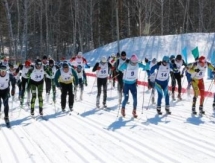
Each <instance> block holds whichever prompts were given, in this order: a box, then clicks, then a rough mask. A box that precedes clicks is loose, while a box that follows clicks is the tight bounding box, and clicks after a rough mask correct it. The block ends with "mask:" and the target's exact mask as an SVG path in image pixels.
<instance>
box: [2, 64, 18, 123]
mask: <svg viewBox="0 0 215 163" xmlns="http://www.w3.org/2000/svg"><path fill="white" fill-rule="evenodd" d="M10 83H11V86H12V90H11V91H12V92H15V78H14V77H13V75H12V74H10V73H9V72H7V67H6V66H5V65H0V106H1V99H2V101H3V105H4V120H5V123H6V125H7V127H10V121H9V115H8V112H9V104H8V98H9V97H10V96H9V87H10ZM0 112H1V108H0Z"/></svg>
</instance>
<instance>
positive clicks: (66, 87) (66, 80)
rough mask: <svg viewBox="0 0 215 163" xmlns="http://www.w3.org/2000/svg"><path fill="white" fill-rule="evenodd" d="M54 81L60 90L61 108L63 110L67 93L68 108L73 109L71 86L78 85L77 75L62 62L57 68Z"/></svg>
mask: <svg viewBox="0 0 215 163" xmlns="http://www.w3.org/2000/svg"><path fill="white" fill-rule="evenodd" d="M54 81H55V84H56V86H57V87H58V88H59V89H60V90H61V109H62V111H63V112H64V111H65V107H66V96H67V94H68V95H69V109H70V111H73V104H74V94H73V88H74V87H77V85H78V75H77V73H76V71H75V70H74V69H73V68H72V67H69V64H68V63H66V62H64V63H63V64H62V67H61V68H60V69H58V70H57V72H56V74H55V77H54Z"/></svg>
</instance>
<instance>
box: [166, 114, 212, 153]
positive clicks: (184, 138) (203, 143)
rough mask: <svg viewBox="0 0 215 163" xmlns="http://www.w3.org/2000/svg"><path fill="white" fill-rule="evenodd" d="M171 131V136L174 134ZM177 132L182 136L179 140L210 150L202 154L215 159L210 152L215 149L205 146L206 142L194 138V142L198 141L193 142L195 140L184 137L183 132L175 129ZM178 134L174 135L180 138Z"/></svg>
mask: <svg viewBox="0 0 215 163" xmlns="http://www.w3.org/2000/svg"><path fill="white" fill-rule="evenodd" d="M170 116H171V115H170ZM165 129H166V128H165ZM171 131H172V130H171ZM171 131H169V130H168V132H169V133H170V135H171V134H173V133H172V132H171ZM175 132H176V133H178V134H179V135H180V138H179V139H181V138H182V139H183V140H184V141H185V142H186V141H187V142H190V144H192V143H193V144H198V145H199V146H202V147H204V148H206V149H208V151H209V153H208V152H205V151H204V150H203V151H202V152H204V153H205V154H208V155H211V156H212V157H213V154H212V153H211V152H210V151H211V150H212V151H213V150H214V149H213V148H211V147H210V146H211V145H210V144H209V145H206V144H205V143H206V142H205V141H204V142H200V141H199V139H197V140H196V138H195V137H193V138H195V139H194V140H196V141H193V139H192V138H190V137H189V136H188V137H184V135H183V134H182V133H181V132H179V131H177V130H176V129H175ZM178 134H175V133H174V135H175V136H177V137H179V135H178ZM185 144H186V143H185ZM194 148H195V147H194Z"/></svg>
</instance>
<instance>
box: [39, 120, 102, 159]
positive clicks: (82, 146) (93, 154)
mask: <svg viewBox="0 0 215 163" xmlns="http://www.w3.org/2000/svg"><path fill="white" fill-rule="evenodd" d="M41 122H42V121H41ZM42 123H43V122H42ZM49 123H50V124H52V126H54V127H55V128H57V129H58V130H59V131H61V132H62V133H63V134H65V135H67V136H68V137H69V139H72V138H73V140H76V141H77V142H79V143H78V145H79V146H80V147H81V148H82V152H83V150H86V151H87V152H88V153H90V155H92V156H93V157H95V158H96V160H99V162H105V161H104V160H102V159H101V158H99V157H98V156H96V155H95V153H93V152H92V151H90V150H89V149H87V147H86V146H84V145H83V144H81V141H79V140H78V139H77V138H75V137H72V134H68V133H67V132H66V131H64V130H63V129H62V128H60V127H59V126H58V125H56V124H54V123H53V122H51V121H49ZM43 125H44V127H46V129H48V130H49V131H50V132H52V133H53V134H55V132H53V131H52V129H50V127H48V125H46V124H45V123H43ZM54 127H52V128H54ZM56 136H58V135H56ZM58 137H59V136H58ZM71 137H72V138H71ZM59 138H60V137H59ZM60 139H62V138H60ZM62 141H64V140H63V139H62ZM77 142H76V143H77ZM64 143H65V144H66V145H67V146H68V147H70V148H71V149H73V147H72V146H71V145H69V144H68V143H67V142H64ZM73 152H75V153H76V154H77V155H78V156H79V157H80V158H81V159H82V160H83V162H88V161H89V160H86V159H85V158H84V157H83V156H81V154H79V153H78V152H77V151H75V150H74V149H73ZM94 161H95V160H94Z"/></svg>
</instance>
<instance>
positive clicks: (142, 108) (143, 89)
mask: <svg viewBox="0 0 215 163" xmlns="http://www.w3.org/2000/svg"><path fill="white" fill-rule="evenodd" d="M145 79H146V73H145V75H144V80H143V81H145ZM144 94H145V86H144V85H143V102H142V111H141V114H143V105H144V99H145V98H144Z"/></svg>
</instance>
